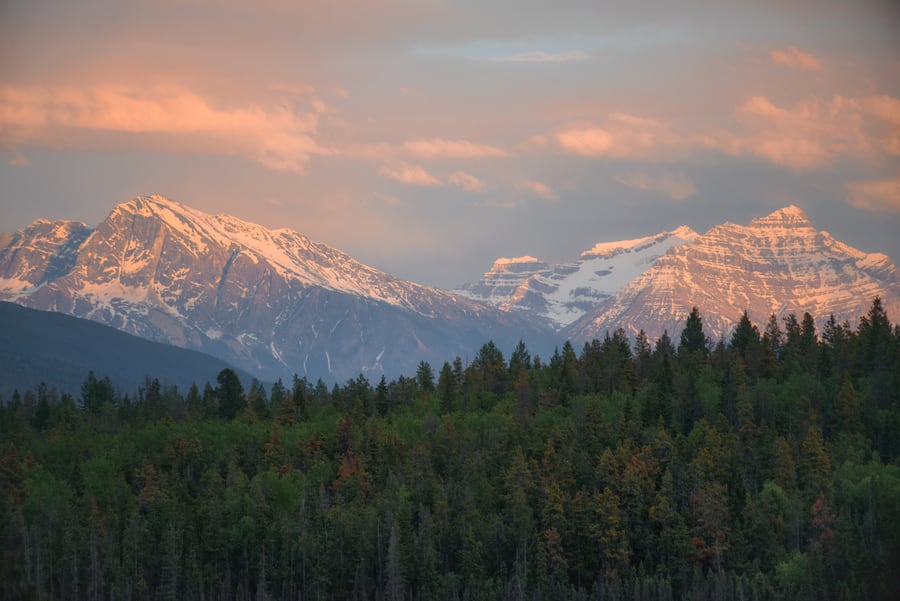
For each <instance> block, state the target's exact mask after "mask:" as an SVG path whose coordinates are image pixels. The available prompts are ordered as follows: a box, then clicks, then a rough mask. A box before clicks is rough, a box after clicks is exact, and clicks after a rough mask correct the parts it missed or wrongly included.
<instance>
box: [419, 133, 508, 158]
mask: <svg viewBox="0 0 900 601" xmlns="http://www.w3.org/2000/svg"><path fill="white" fill-rule="evenodd" d="M403 147H404V149H405V150H406V151H407V152H409V153H411V154H413V155H415V156H417V157H419V158H422V159H443V158H453V159H472V158H492V157H506V156H509V153H508V152H506V151H505V150H503V149H502V148H497V147H496V146H488V145H487V144H478V143H476V142H470V141H469V140H446V139H443V138H430V139H423V140H409V141H407V142H405V143H404V144H403Z"/></svg>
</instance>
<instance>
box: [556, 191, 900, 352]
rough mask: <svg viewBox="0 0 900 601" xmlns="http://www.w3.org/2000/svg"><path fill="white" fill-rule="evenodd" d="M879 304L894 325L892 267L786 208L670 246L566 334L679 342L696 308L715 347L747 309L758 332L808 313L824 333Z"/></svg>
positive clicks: (898, 299)
mask: <svg viewBox="0 0 900 601" xmlns="http://www.w3.org/2000/svg"><path fill="white" fill-rule="evenodd" d="M875 296H880V297H881V299H882V302H883V304H884V306H885V308H886V309H887V311H888V314H889V315H890V317H891V318H892V319H896V318H897V317H898V316H900V281H898V275H897V270H896V268H895V267H894V265H893V264H892V263H891V261H890V259H889V258H888V257H887V256H885V255H883V254H878V253H872V254H867V253H864V252H862V251H859V250H857V249H855V248H852V247H850V246H848V245H846V244H843V243H842V242H839V241H837V240H835V239H834V238H833V237H832V236H831V235H830V234H829V233H828V232H824V231H818V230H816V229H815V228H814V227H813V226H812V225H811V224H810V222H809V219H808V218H807V216H806V215H805V214H804V213H803V211H802V210H800V209H799V208H797V207H795V206H789V207H786V208H784V209H780V210H778V211H775V212H774V213H772V214H771V215H768V216H766V217H761V218H758V219H754V220H753V221H751V222H750V224H749V225H747V226H742V225H736V224H733V223H724V224H722V225H718V226H716V227H713V228H712V229H710V230H709V231H708V232H707V233H706V234H704V235H702V236H700V237H698V238H696V239H695V240H693V241H692V242H689V243H687V244H684V245H681V246H677V247H673V248H672V249H670V250H669V251H668V252H667V253H666V254H665V255H664V256H662V257H660V258H659V259H657V260H656V262H655V263H654V264H653V266H652V267H651V268H650V269H648V270H647V271H646V272H644V273H643V274H642V275H640V276H639V277H637V278H636V279H634V280H633V281H631V282H630V283H628V284H627V285H626V286H625V287H624V288H622V289H621V290H620V291H619V292H618V293H616V294H615V295H614V296H612V297H611V298H609V299H607V300H606V301H604V302H602V303H601V304H600V305H599V306H598V307H597V308H595V309H594V310H593V311H591V312H590V313H588V314H587V315H585V316H584V317H582V318H581V319H580V320H579V321H577V322H576V323H574V324H573V325H572V326H571V328H570V329H569V330H567V332H566V333H567V334H568V335H569V337H570V338H571V339H573V340H574V341H577V342H581V341H585V340H590V339H592V338H598V337H603V336H604V335H605V334H606V332H610V331H612V330H615V329H617V328H624V329H625V330H626V331H628V332H629V333H631V334H634V333H637V332H638V331H639V330H640V329H643V330H644V331H645V332H646V333H647V335H648V336H650V338H651V339H653V338H656V337H658V336H659V335H661V334H662V333H663V331H664V330H667V331H668V332H669V334H670V335H673V336H674V335H677V334H678V333H680V331H681V329H682V328H683V326H684V320H685V318H686V317H687V315H688V314H689V313H690V311H691V308H692V307H694V306H696V307H698V308H699V310H700V313H701V315H702V317H703V324H704V328H705V330H706V332H707V334H708V335H709V336H711V338H713V339H714V340H715V339H718V338H719V337H722V336H725V337H726V338H727V337H728V336H729V335H730V333H731V331H732V329H733V327H734V325H735V324H736V323H737V321H738V320H739V319H740V317H741V314H742V313H743V311H744V310H747V311H748V313H749V315H750V318H751V320H752V321H753V322H754V323H756V324H758V325H759V327H760V328H762V327H764V326H765V324H766V321H767V320H768V318H769V316H770V315H771V314H772V313H775V314H777V315H778V316H780V317H782V316H784V315H786V314H788V313H796V315H797V316H798V318H799V317H802V315H803V313H804V312H809V313H810V314H811V315H812V316H813V317H815V318H816V319H818V320H819V323H820V325H821V322H822V321H824V320H826V319H827V318H828V317H829V315H830V314H832V313H833V314H834V316H835V318H836V319H837V320H838V321H839V322H840V321H844V320H847V321H849V322H850V323H851V324H856V322H857V321H858V319H859V316H861V315H864V314H865V313H866V312H867V311H868V309H869V307H870V306H871V304H872V300H873V298H874V297H875Z"/></svg>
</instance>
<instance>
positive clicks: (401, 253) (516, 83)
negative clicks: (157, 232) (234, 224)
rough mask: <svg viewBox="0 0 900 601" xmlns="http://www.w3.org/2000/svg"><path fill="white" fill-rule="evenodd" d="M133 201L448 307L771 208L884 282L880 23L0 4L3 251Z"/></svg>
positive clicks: (889, 230)
mask: <svg viewBox="0 0 900 601" xmlns="http://www.w3.org/2000/svg"><path fill="white" fill-rule="evenodd" d="M139 194H162V195H165V196H167V197H169V198H172V199H174V200H177V201H180V202H182V203H184V204H186V205H189V206H193V207H195V208H198V209H200V210H203V211H206V212H210V213H226V214H231V215H235V216H237V217H239V218H242V219H245V220H248V221H252V222H256V223H260V224H262V225H265V226H267V227H272V228H276V227H289V228H291V229H294V230H296V231H298V232H301V233H303V234H305V235H307V236H309V237H310V238H312V239H314V240H317V241H319V242H324V243H327V244H330V245H332V246H335V247H337V248H340V249H341V250H344V251H346V252H348V253H350V254H351V255H353V256H354V257H356V258H357V259H359V260H361V261H363V262H365V263H367V264H369V265H372V266H374V267H376V268H379V269H382V270H384V271H387V272H388V273H391V274H394V275H397V276H400V277H403V278H407V279H411V280H414V281H417V282H421V283H425V284H430V285H435V286H442V287H453V286H456V285H458V284H461V283H463V282H467V281H472V280H475V279H477V278H478V277H479V276H480V275H481V273H483V272H484V271H486V270H487V269H488V268H489V267H490V266H491V263H492V262H493V260H494V259H495V258H497V257H501V256H505V257H514V256H521V255H532V256H536V257H539V258H541V259H544V260H547V261H551V262H563V261H571V260H574V259H576V258H577V257H578V255H579V254H580V253H581V252H582V251H585V250H587V249H590V248H591V247H592V246H594V244H595V243H597V242H601V241H611V240H618V239H627V238H635V237H640V236H645V235H649V234H653V233H656V232H659V231H663V230H671V229H674V228H675V227H677V226H679V225H689V226H691V227H693V228H694V229H695V230H697V231H699V232H701V233H702V232H703V231H705V230H706V229H708V228H710V227H712V226H713V225H716V224H718V223H722V222H725V221H731V222H735V223H747V222H748V221H749V220H750V219H752V218H753V217H757V216H762V215H765V214H768V213H769V212H771V211H773V210H775V209H777V208H780V207H783V206H786V205H788V204H795V205H797V206H799V207H801V208H802V209H804V210H805V211H806V212H807V214H808V215H809V217H810V220H811V221H812V223H813V225H814V226H816V227H817V228H819V229H824V230H827V231H829V232H831V233H832V234H833V235H834V236H835V237H837V238H838V239H840V240H842V241H844V242H847V243H848V244H850V245H852V246H855V247H857V248H859V249H861V250H864V251H867V252H882V253H885V254H887V255H889V256H890V257H891V258H892V259H893V260H894V261H895V262H896V261H898V260H900V5H898V4H897V3H896V2H893V1H891V0H856V1H854V2H847V1H845V0H816V1H810V0H800V1H783V0H757V1H754V2H746V1H742V2H736V1H730V0H691V1H687V2H671V1H670V0H648V1H644V2H633V1H630V0H629V1H611V2H608V1H600V0H556V1H554V2H547V1H545V0H541V1H538V0H490V1H485V0H456V1H450V0H382V1H378V2H374V1H362V0H303V1H302V2H297V1H293V0H256V1H254V2H238V1H236V0H153V1H150V0H136V1H128V0H79V2H59V1H58V0H0V231H4V232H12V231H16V230H19V229H21V228H23V227H25V226H26V225H27V224H28V223H30V222H31V221H33V220H34V219H37V218H47V219H76V220H80V221H84V222H87V223H89V224H96V223H98V222H100V221H101V220H103V219H104V218H105V217H106V215H107V214H108V213H109V211H110V210H111V209H112V208H113V206H114V205H115V204H117V203H119V202H124V201H127V200H129V199H131V198H133V197H135V196H137V195H139Z"/></svg>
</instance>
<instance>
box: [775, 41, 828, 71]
mask: <svg viewBox="0 0 900 601" xmlns="http://www.w3.org/2000/svg"><path fill="white" fill-rule="evenodd" d="M769 56H770V57H771V58H772V60H773V61H775V62H776V63H778V64H781V65H785V66H786V67H793V68H796V69H804V70H806V71H821V70H822V61H820V60H819V59H818V58H816V57H815V56H813V55H812V54H810V53H809V52H804V51H803V50H800V49H799V48H797V47H796V46H791V47H789V48H785V49H784V50H772V51H771V52H769Z"/></svg>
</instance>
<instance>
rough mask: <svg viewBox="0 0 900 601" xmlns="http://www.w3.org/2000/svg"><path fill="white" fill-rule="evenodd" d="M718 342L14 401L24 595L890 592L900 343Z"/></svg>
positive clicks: (514, 355) (801, 326)
mask: <svg viewBox="0 0 900 601" xmlns="http://www.w3.org/2000/svg"><path fill="white" fill-rule="evenodd" d="M814 324H815V321H814V319H813V316H810V315H808V314H807V315H803V316H800V317H795V316H790V317H788V318H787V319H785V320H783V321H781V322H779V320H776V319H775V318H774V317H773V318H772V319H771V320H770V321H769V322H768V323H767V324H753V323H751V322H750V320H749V319H747V317H746V315H745V316H744V318H743V319H742V320H741V321H740V323H739V325H738V326H737V327H736V329H735V331H734V333H733V335H732V336H731V338H730V339H729V340H727V341H709V340H708V339H707V338H706V336H705V335H704V331H703V321H702V316H701V315H700V314H699V313H697V312H696V311H695V312H694V313H692V314H691V316H690V317H689V318H688V319H687V322H686V324H685V328H684V332H683V333H682V334H681V335H680V337H679V338H678V339H677V340H672V339H669V337H668V336H665V335H664V336H663V337H662V338H660V339H659V340H655V341H652V342H651V341H650V340H647V338H646V337H644V336H639V337H638V339H637V341H636V342H635V343H634V344H631V343H629V341H628V339H627V338H626V337H625V335H624V333H623V332H616V333H612V334H611V335H608V336H607V337H605V339H603V340H594V341H593V342H590V343H588V344H585V345H584V347H583V348H581V349H577V350H576V349H575V348H573V347H572V346H571V345H570V344H566V345H565V346H564V347H563V348H562V349H560V350H559V351H558V352H556V353H555V354H554V355H553V356H552V357H541V358H539V357H536V356H532V355H531V354H530V353H529V351H528V349H527V348H525V346H524V345H520V346H519V347H517V348H516V349H514V350H512V352H511V353H510V354H509V355H507V354H505V353H504V352H503V351H502V350H501V349H499V348H497V347H496V346H495V345H494V344H493V343H487V344H485V345H484V346H483V347H482V348H481V350H480V351H479V353H478V354H477V355H476V356H475V358H474V359H473V360H472V362H471V363H470V364H468V365H464V364H463V362H462V361H461V360H458V359H457V360H456V361H455V362H453V363H447V364H444V365H443V366H441V367H439V368H433V367H432V366H430V365H428V364H427V363H421V364H420V365H419V368H418V370H417V373H416V374H414V375H413V374H411V375H410V377H404V378H399V379H397V380H395V381H391V382H388V381H385V380H384V379H382V380H381V381H379V382H369V381H367V380H366V378H365V377H363V376H359V377H357V378H354V379H352V380H349V381H348V382H346V384H344V385H343V386H334V387H333V388H331V389H329V388H328V387H327V386H326V385H324V384H323V383H321V382H319V383H317V384H315V385H314V384H312V383H310V382H309V381H307V380H306V379H295V380H294V381H293V382H290V383H287V384H284V383H282V382H278V383H276V384H275V385H274V386H273V387H271V388H270V389H268V390H267V389H265V388H263V387H262V386H260V385H258V384H254V385H253V386H251V387H250V388H249V389H248V390H245V389H244V388H243V386H242V385H241V382H240V380H239V379H238V378H237V377H236V375H235V374H234V372H232V371H230V370H223V371H222V372H220V373H219V376H218V378H217V381H216V382H215V385H208V386H207V387H206V388H205V389H204V390H198V389H197V388H191V389H190V390H178V389H173V388H165V387H160V386H159V385H158V384H156V383H148V385H147V386H146V387H145V388H144V389H142V390H141V391H140V393H139V394H138V395H137V397H136V398H131V397H119V396H118V395H116V394H115V393H114V392H113V391H112V390H110V389H109V388H107V387H104V386H103V385H102V383H98V382H97V381H96V380H95V379H92V380H89V381H87V382H85V383H84V386H83V387H82V393H81V395H80V396H79V397H78V398H73V397H71V396H68V395H61V396H57V395H55V394H53V393H50V392H48V391H47V389H46V387H39V388H37V389H36V390H32V391H23V392H22V394H21V395H19V394H16V395H14V396H10V397H8V398H6V399H4V403H3V406H2V411H0V439H2V441H3V443H2V449H0V518H2V520H0V536H2V550H3V563H2V571H3V573H2V574H0V598H3V599H28V598H32V599H89V600H95V599H154V600H156V599H198V600H199V599H202V600H218V599H227V600H241V601H243V600H249V599H254V600H262V599H389V600H395V599H622V600H625V599H628V600H630V599H635V600H651V599H652V600H654V601H656V600H668V599H735V600H737V599H846V600H850V599H869V598H872V599H893V598H896V593H897V591H898V590H900V405H898V403H900V328H896V327H894V326H892V325H891V323H890V322H889V321H888V316H887V315H886V314H885V313H884V311H883V309H882V307H881V304H880V301H878V300H877V299H876V300H875V302H874V303H873V304H872V307H871V309H870V311H869V312H868V314H867V315H866V316H864V317H863V318H862V319H861V322H860V325H859V327H858V328H856V329H851V328H850V327H849V326H847V325H846V324H840V323H836V322H835V321H834V320H833V319H832V320H830V321H829V322H828V323H827V325H826V327H825V328H824V329H823V331H821V332H817V331H816V328H815V325H814Z"/></svg>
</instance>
